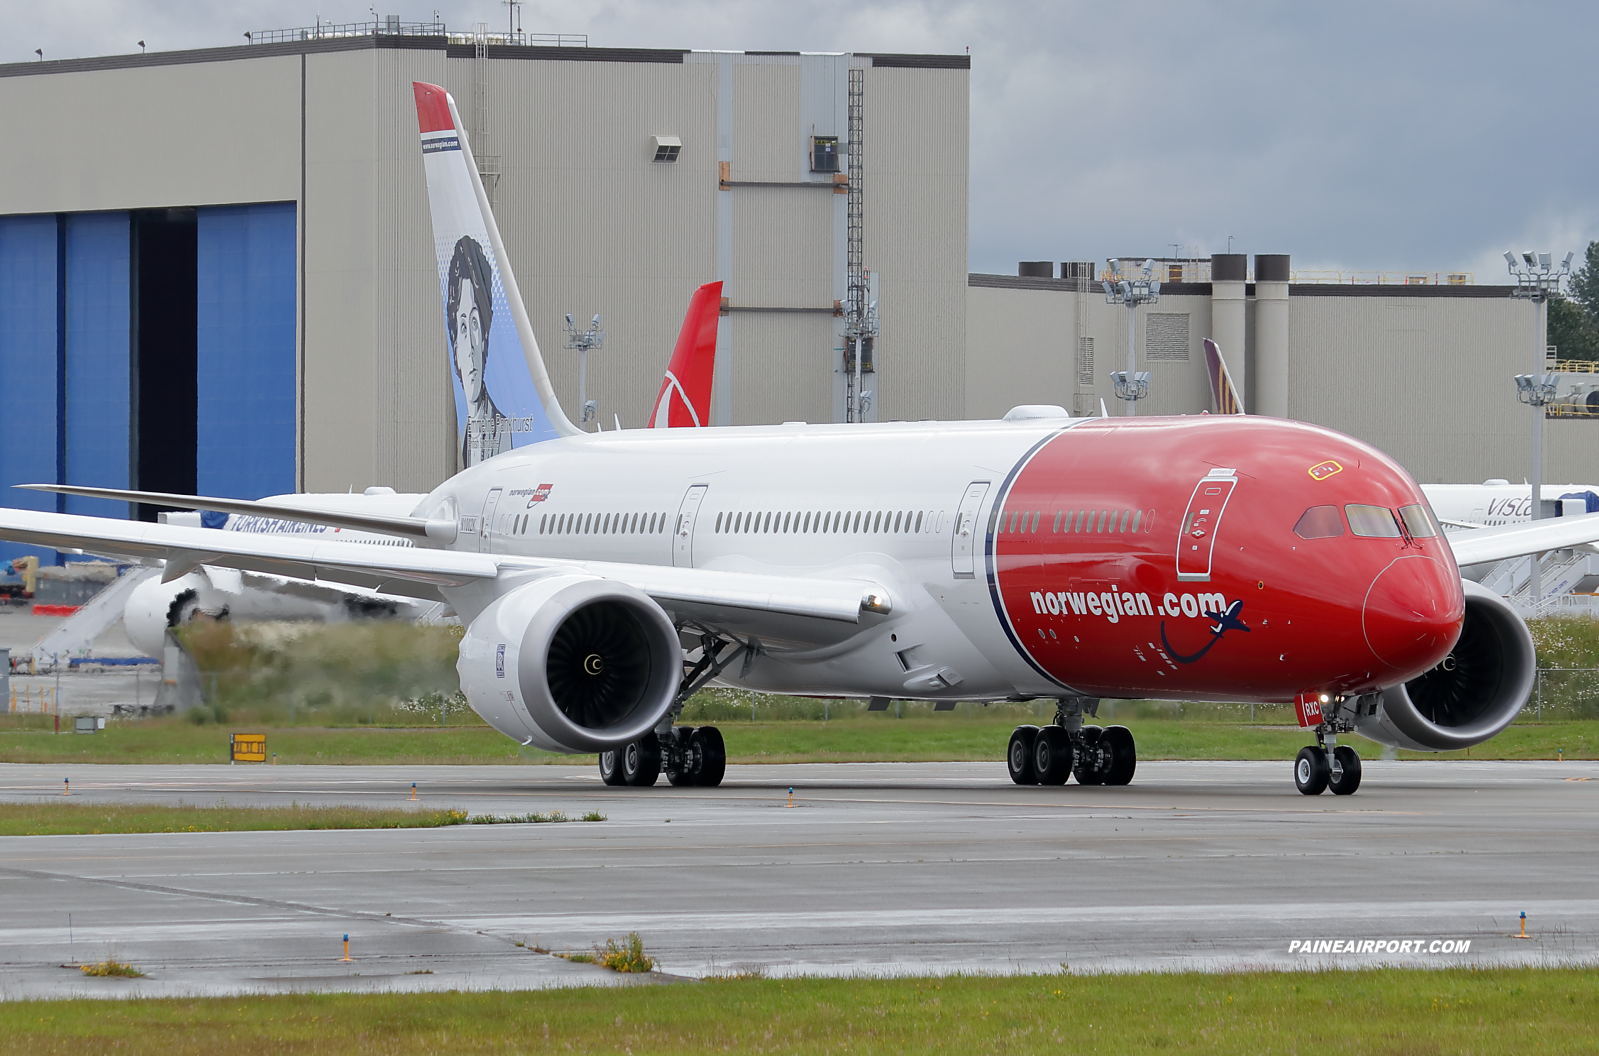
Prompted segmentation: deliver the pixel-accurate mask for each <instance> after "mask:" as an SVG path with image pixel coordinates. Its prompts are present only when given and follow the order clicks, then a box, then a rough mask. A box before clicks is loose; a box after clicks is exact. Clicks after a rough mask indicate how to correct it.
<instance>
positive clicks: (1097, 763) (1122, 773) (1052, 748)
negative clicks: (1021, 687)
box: [1005, 697, 1138, 785]
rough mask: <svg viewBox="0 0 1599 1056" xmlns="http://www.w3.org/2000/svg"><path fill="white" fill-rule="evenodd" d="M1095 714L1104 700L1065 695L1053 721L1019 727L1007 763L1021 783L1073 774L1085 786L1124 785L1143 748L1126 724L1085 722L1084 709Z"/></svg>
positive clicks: (1051, 781)
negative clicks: (1139, 748)
mask: <svg viewBox="0 0 1599 1056" xmlns="http://www.w3.org/2000/svg"><path fill="white" fill-rule="evenodd" d="M1084 711H1087V712H1088V714H1089V715H1095V714H1096V713H1097V712H1098V711H1099V701H1098V700H1095V699H1086V700H1085V699H1084V698H1080V697H1067V698H1063V699H1062V700H1061V701H1060V703H1059V706H1058V707H1057V709H1056V711H1055V721H1054V723H1053V724H1052V725H1049V726H1043V727H1039V726H1018V727H1016V729H1015V730H1013V731H1012V732H1011V735H1010V745H1009V746H1008V747H1007V748H1006V751H1005V767H1006V769H1007V770H1009V771H1010V779H1011V780H1012V781H1014V782H1016V783H1017V784H1018V785H1064V784H1065V783H1066V779H1067V778H1068V777H1071V776H1073V775H1076V777H1077V783H1078V784H1080V785H1125V784H1127V782H1129V781H1131V780H1132V779H1133V772H1134V771H1135V770H1137V769H1138V748H1137V746H1136V745H1135V744H1134V743H1133V734H1132V731H1131V730H1129V729H1128V728H1127V727H1125V726H1107V727H1103V728H1101V727H1099V726H1085V725H1083V712H1084Z"/></svg>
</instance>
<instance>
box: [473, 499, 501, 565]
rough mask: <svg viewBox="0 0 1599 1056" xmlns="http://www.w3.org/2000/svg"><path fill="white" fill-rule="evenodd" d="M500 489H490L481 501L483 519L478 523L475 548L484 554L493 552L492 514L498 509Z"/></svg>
mask: <svg viewBox="0 0 1599 1056" xmlns="http://www.w3.org/2000/svg"><path fill="white" fill-rule="evenodd" d="M500 492H501V489H500V488H490V489H489V497H488V498H486V499H484V500H483V519H482V520H481V521H479V522H478V536H477V548H478V549H479V550H481V551H483V552H484V553H485V554H487V553H491V552H492V551H493V550H494V512H495V511H496V510H498V509H499V508H500Z"/></svg>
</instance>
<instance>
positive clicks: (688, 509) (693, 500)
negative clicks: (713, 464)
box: [672, 484, 710, 568]
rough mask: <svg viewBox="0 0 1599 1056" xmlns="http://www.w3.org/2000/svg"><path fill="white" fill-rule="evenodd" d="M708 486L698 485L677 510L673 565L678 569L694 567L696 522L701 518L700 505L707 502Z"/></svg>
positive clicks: (691, 489)
mask: <svg viewBox="0 0 1599 1056" xmlns="http://www.w3.org/2000/svg"><path fill="white" fill-rule="evenodd" d="M709 489H710V485H708V484H696V485H694V486H693V487H692V488H689V489H688V494H686V495H684V496H683V504H682V505H681V506H679V507H678V510H677V526H676V530H675V531H674V532H673V533H672V564H674V565H676V566H677V567H678V568H693V567H694V521H695V519H696V518H697V517H698V516H699V512H700V503H702V502H704V501H705V492H706V491H708V490H709Z"/></svg>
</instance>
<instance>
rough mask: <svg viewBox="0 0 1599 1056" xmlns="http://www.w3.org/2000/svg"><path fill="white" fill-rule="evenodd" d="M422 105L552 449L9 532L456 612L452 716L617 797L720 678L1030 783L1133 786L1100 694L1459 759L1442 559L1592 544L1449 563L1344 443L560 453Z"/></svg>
mask: <svg viewBox="0 0 1599 1056" xmlns="http://www.w3.org/2000/svg"><path fill="white" fill-rule="evenodd" d="M414 91H415V97H416V102H417V112H418V121H419V126H420V131H421V145H422V158H423V165H424V168H425V171H426V173H427V183H428V195H429V204H430V208H431V212H432V219H433V226H434V235H435V244H436V245H438V246H441V247H446V249H447V250H460V248H461V243H462V242H463V241H471V242H473V243H475V244H476V248H475V249H470V250H469V252H471V253H481V254H482V255H483V257H484V261H485V265H484V266H485V267H486V269H488V270H489V271H491V272H492V276H491V277H492V278H497V279H498V281H497V282H490V283H486V284H485V285H486V286H487V287H489V288H493V289H495V290H496V291H497V293H496V300H495V302H494V305H493V309H494V312H495V314H496V315H499V316H500V317H501V318H502V319H503V318H504V316H505V315H509V316H510V317H511V319H512V321H513V323H514V327H512V326H505V325H503V324H502V325H501V326H500V327H498V328H495V329H494V330H493V332H494V333H495V334H497V335H499V339H500V340H501V341H502V344H501V345H500V346H498V351H497V352H496V353H495V354H496V355H502V356H503V355H505V354H507V353H509V352H511V351H513V350H514V351H519V352H520V353H521V354H522V356H523V357H524V358H525V360H526V363H527V366H528V369H529V373H530V375H531V377H532V379H533V383H534V385H535V387H536V389H537V392H538V395H539V398H540V401H541V406H540V408H539V414H540V415H541V416H542V420H541V421H535V422H533V423H532V424H533V426H534V427H536V428H547V429H548V430H549V431H551V432H553V433H554V434H555V436H556V438H555V439H552V440H549V441H548V442H545V443H540V444H536V445H532V446H527V447H522V448H516V449H514V450H511V451H507V452H504V453H502V454H499V455H497V456H495V457H492V458H489V459H486V460H485V461H483V462H481V463H480V464H477V465H473V466H471V467H470V468H468V469H466V470H463V471H462V472H461V473H459V474H457V475H456V476H454V477H452V478H451V479H449V480H447V481H445V482H444V483H443V484H441V485H440V486H439V487H438V488H436V489H434V490H433V491H432V492H431V493H430V494H429V495H427V496H426V497H425V498H424V499H423V500H421V501H420V502H418V503H417V504H416V505H415V507H414V508H412V509H411V510H410V511H409V512H408V513H406V514H404V515H377V514H371V513H365V512H351V511H348V510H343V511H341V510H326V511H323V510H311V509H306V508H287V507H285V506H282V505H278V504H273V503H220V502H218V501H217V500H211V499H205V500H191V501H203V502H204V504H206V505H212V506H215V507H216V508H219V509H223V510H225V511H229V512H240V513H255V514H259V515H261V516H269V517H270V516H287V517H292V518H296V519H300V520H313V519H314V520H316V521H318V522H320V523H322V524H326V525H328V526H330V527H338V528H345V529H354V530H358V531H373V532H381V533H385V534H388V535H392V536H395V537H398V538H402V539H406V540H409V541H410V542H411V543H412V544H414V545H411V546H393V545H390V546H379V545H373V544H371V543H360V542H353V543H339V544H333V543H329V542H326V541H325V538H324V537H319V536H303V535H279V534H270V533H243V532H226V531H217V530H214V529H207V528H203V527H201V528H195V527H187V526H180V525H172V524H147V523H143V522H129V521H115V520H109V519H104V518H96V517H83V516H74V515H64V514H54V513H41V512H36V511H23V510H6V511H0V538H7V539H13V540H17V541H22V542H28V543H33V544H38V545H46V546H55V547H58V548H79V549H83V550H87V551H91V552H95V553H101V554H107V555H111V556H115V557H118V558H120V559H124V560H145V561H165V566H164V569H163V574H162V575H163V579H165V580H167V581H168V582H170V581H172V580H175V579H177V578H179V577H180V576H182V575H185V574H187V573H188V572H190V571H193V570H194V569H196V568H199V567H202V566H208V565H209V566H217V567H229V568H235V569H239V570H241V571H244V572H257V573H264V574H269V575H276V576H284V577H287V578H293V579H297V580H306V581H314V582H327V583H338V584H344V585H354V586H358V587H363V588H367V589H371V590H375V591H379V592H382V593H385V594H392V595H397V596H404V597H414V598H418V599H422V600H426V601H439V600H443V601H444V602H446V603H448V604H449V605H450V606H451V607H452V608H453V609H454V611H455V612H456V613H457V614H458V615H459V616H460V619H461V622H462V623H463V625H465V628H466V633H465V636H464V638H463V640H462V643H461V647H460V659H459V663H458V665H457V670H458V671H459V673H460V677H461V688H462V691H463V692H464V693H465V694H466V696H467V699H468V700H469V701H470V703H471V705H472V707H473V708H474V709H475V710H476V711H477V712H478V713H479V714H480V715H481V716H483V718H484V719H485V720H487V721H488V722H489V723H490V724H491V725H493V726H494V727H495V728H496V729H498V730H500V731H501V732H503V733H505V734H506V735H508V736H511V737H513V738H515V739H516V740H517V741H518V742H520V743H522V744H526V745H536V746H538V747H540V748H545V749H549V750H553V751H561V752H598V753H600V760H601V761H600V772H601V776H602V777H603V778H604V779H605V780H606V782H607V783H612V784H619V783H627V784H631V785H649V784H653V783H654V782H655V780H656V779H657V777H658V775H659V772H660V770H662V769H665V770H666V772H667V775H668V778H669V779H670V780H671V781H672V782H673V783H674V784H698V785H707V786H708V785H715V784H717V783H719V782H720V780H721V777H722V771H723V767H724V765H725V761H726V757H725V749H724V748H723V746H722V740H721V735H720V733H719V732H717V731H716V730H715V729H714V728H713V727H701V728H699V729H688V728H686V727H681V726H678V725H676V718H677V716H678V714H679V712H680V710H681V708H682V705H683V703H684V702H685V701H686V700H687V698H688V697H689V696H690V695H691V694H692V693H694V692H695V691H696V690H697V689H699V688H700V687H701V686H703V685H706V684H707V683H709V682H710V681H712V680H720V681H721V682H723V683H725V684H729V685H735V686H739V687H743V688H748V689H751V690H760V691H771V692H781V693H794V694H808V695H817V696H839V697H853V698H869V699H870V700H871V701H872V706H873V707H877V706H884V707H886V705H887V703H888V701H889V700H890V699H891V698H907V699H917V700H926V701H931V702H934V704H935V710H938V709H944V708H953V707H954V705H955V703H956V702H958V701H994V700H1027V699H1034V698H1038V697H1049V698H1054V699H1055V700H1056V701H1057V702H1058V703H1057V712H1056V721H1055V722H1054V723H1053V724H1051V725H1048V726H1045V727H1042V728H1039V727H1034V726H1021V727H1018V728H1017V729H1016V730H1015V731H1014V733H1013V734H1012V736H1011V741H1010V745H1009V747H1008V749H1007V752H1006V759H1007V765H1008V767H1009V771H1010V774H1011V777H1012V779H1013V780H1015V781H1017V782H1019V783H1043V784H1059V783H1062V782H1064V781H1065V780H1066V779H1067V777H1068V776H1069V775H1072V774H1075V775H1076V777H1077V778H1078V780H1079V781H1080V782H1082V783H1085V784H1100V783H1109V784H1123V783H1126V782H1127V781H1129V780H1131V778H1132V777H1133V774H1134V770H1135V768H1136V762H1137V753H1136V748H1135V745H1134V741H1133V737H1132V734H1131V732H1130V731H1129V730H1128V729H1127V728H1126V727H1122V726H1111V727H1108V728H1104V729H1101V728H1100V727H1098V726H1093V725H1087V724H1085V723H1084V721H1083V716H1084V714H1085V713H1086V714H1089V715H1092V714H1093V713H1094V711H1095V709H1096V708H1097V704H1098V701H1099V699H1100V698H1104V697H1128V698H1155V699H1177V700H1194V699H1202V700H1225V701H1274V702H1287V701H1293V702H1294V703H1295V704H1296V709H1297V711H1298V713H1299V715H1300V719H1301V722H1302V724H1304V725H1305V726H1307V727H1308V728H1309V729H1311V730H1312V731H1313V735H1314V738H1315V741H1316V743H1315V745H1314V746H1310V747H1306V748H1305V749H1303V750H1301V752H1300V753H1299V756H1298V758H1297V759H1296V760H1295V768H1294V778H1295V783H1296V786H1297V787H1298V788H1299V790H1300V791H1302V792H1304V793H1306V794H1317V793H1320V792H1322V791H1324V790H1325V789H1327V788H1328V787H1331V788H1332V790H1333V791H1334V792H1336V793H1340V794H1347V793H1350V792H1353V791H1355V789H1356V788H1357V787H1358V786H1359V782H1360V763H1359V757H1358V756H1357V755H1356V754H1355V753H1354V751H1353V750H1352V749H1350V748H1349V747H1348V746H1347V745H1340V744H1338V743H1337V736H1338V735H1339V734H1340V733H1347V732H1350V731H1354V730H1359V731H1360V732H1361V733H1362V734H1364V735H1366V736H1368V737H1371V738H1373V739H1375V740H1378V741H1380V742H1382V743H1387V744H1396V745H1401V746H1404V747H1407V748H1417V749H1421V750H1433V751H1440V750H1448V749H1455V748H1462V747H1467V746H1470V745H1472V744H1478V743H1481V742H1482V741H1484V740H1487V739H1488V738H1490V737H1492V736H1494V735H1495V734H1496V733H1498V732H1499V731H1500V730H1501V729H1503V728H1504V727H1505V726H1506V725H1508V724H1509V723H1510V721H1511V720H1512V719H1513V718H1514V717H1515V715H1516V713H1517V712H1518V711H1519V710H1520V708H1521V705H1522V704H1523V702H1524V701H1525V700H1526V697H1527V693H1528V691H1529V688H1530V686H1531V682H1532V677H1533V670H1534V657H1533V649H1532V641H1531V637H1530V635H1529V634H1528V632H1527V628H1526V625H1525V623H1524V622H1523V621H1522V620H1521V618H1520V617H1519V616H1518V615H1517V614H1516V612H1515V611H1514V610H1513V609H1512V608H1511V607H1510V606H1509V605H1508V604H1507V603H1506V602H1505V601H1504V600H1503V599H1502V598H1500V597H1498V596H1497V595H1494V594H1491V593H1490V592H1487V591H1485V590H1483V589H1482V588H1480V587H1478V586H1477V585H1476V584H1473V583H1465V582H1463V581H1462V580H1461V578H1460V576H1459V572H1458V570H1457V568H1456V560H1457V558H1458V559H1459V560H1460V561H1463V562H1480V561H1486V560H1497V559H1500V558H1504V557H1511V556H1517V555H1522V554H1528V553H1533V552H1537V551H1541V550H1548V549H1554V548H1556V547H1559V546H1570V545H1574V544H1576V543H1580V542H1588V541H1591V540H1593V539H1594V538H1595V537H1599V520H1596V521H1595V522H1594V525H1595V526H1596V527H1590V526H1589V525H1588V524H1587V523H1586V519H1582V518H1577V519H1570V520H1563V521H1554V522H1548V521H1546V522H1540V523H1539V524H1537V525H1530V526H1505V527H1497V528H1484V529H1480V530H1478V531H1476V532H1471V533H1468V534H1467V535H1466V536H1465V537H1463V538H1461V539H1459V540H1458V541H1457V542H1455V543H1454V545H1453V547H1451V543H1450V542H1449V541H1446V540H1445V539H1444V538H1443V537H1442V535H1441V534H1440V532H1439V531H1438V527H1437V524H1436V521H1435V520H1434V519H1433V518H1432V516H1431V514H1430V513H1429V511H1428V509H1427V505H1426V500H1425V497H1424V496H1423V495H1422V493H1421V491H1420V489H1418V488H1417V487H1416V485H1415V483H1414V482H1413V481H1412V480H1411V478H1410V477H1409V476H1408V474H1406V473H1405V472H1404V470H1403V469H1402V468H1400V467H1399V466H1398V465H1396V464H1395V463H1394V462H1393V461H1392V460H1391V459H1389V458H1387V457H1386V456H1384V455H1383V454H1382V453H1381V452H1379V451H1377V450H1375V449H1373V448H1371V447H1370V446H1369V445H1366V444H1363V443H1361V442H1359V441H1357V440H1354V439H1352V438H1350V437H1347V436H1343V435H1341V434H1338V433H1335V432H1332V431H1331V430H1327V429H1322V428H1319V427H1316V426H1312V425H1308V424H1305V423H1299V422H1289V421H1282V420H1277V419H1270V418H1255V417H1235V416H1229V415H1222V416H1193V417H1166V418H1162V417H1140V418H1092V419H1073V418H1070V417H1069V416H1068V415H1066V413H1065V412H1064V411H1062V410H1061V409H1059V408H1038V407H1032V408H1018V409H1017V410H1016V411H1014V412H1012V413H1011V414H1010V415H1007V416H1006V419H1005V420H1003V421H990V422H916V423H905V422H891V423H882V424H853V425H803V424H790V425H781V426H759V427H739V428H717V429H667V430H631V431H613V432H604V433H586V432H582V431H580V430H579V429H578V428H577V427H575V426H574V425H573V424H572V423H571V422H570V420H569V419H568V418H567V416H566V414H565V412H564V411H563V410H562V408H561V405H560V403H559V401H558V400H557V399H556V397H555V393H554V390H553V387H552V386H551V384H550V381H549V377H548V374H547V372H546V371H545V368H544V364H543V360H542V358H541V357H540V354H539V351H538V346H537V344H536V342H535V340H534V336H533V331H532V327H531V326H530V325H529V324H528V320H527V312H526V309H525V307H524V305H523V303H522V297H521V293H520V291H519V289H518V286H517V283H516V280H515V277H514V276H513V275H512V273H511V270H510V268H509V267H507V266H505V261H506V255H505V249H504V246H503V244H502V242H501V239H500V235H499V231H498V228H497V227H496V225H495V223H494V217H493V213H492V212H491V211H490V209H489V208H488V203H487V198H486V196H485V195H484V193H483V188H482V185H481V182H480V181H479V179H478V176H477V169H476V166H475V164H474V163H473V161H472V157H471V153H470V147H469V145H468V143H467V142H466V137H465V135H464V134H462V133H461V132H460V131H458V129H459V128H460V127H461V123H460V120H459V116H458V115H457V113H456V109H455V106H454V103H453V101H452V100H450V99H449V97H448V95H447V94H446V93H445V92H444V90H443V89H442V88H439V87H437V86H435V85H429V84H421V83H418V84H416V85H415V86H414ZM438 263H439V267H440V275H441V287H446V293H447V284H446V283H445V282H444V281H443V279H444V276H445V275H446V274H447V271H446V269H447V268H448V267H449V262H448V261H447V260H446V259H445V255H444V254H442V253H441V255H440V258H439V262H438ZM446 303H448V301H446ZM500 313H504V315H501V314H500ZM496 428H498V427H497V426H496ZM36 487H39V488H40V489H41V490H47V491H52V492H62V493H66V494H76V495H87V496H93V497H101V498H120V499H124V500H126V501H158V502H159V501H163V500H162V499H161V498H159V497H157V498H154V499H152V497H150V496H146V495H142V494H139V493H135V492H126V491H112V490H108V489H98V488H82V487H71V486H61V485H37V486H36ZM234 507H238V509H234ZM1462 643H1463V644H1462ZM1457 644H1461V648H1458V649H1457V648H1456V647H1457Z"/></svg>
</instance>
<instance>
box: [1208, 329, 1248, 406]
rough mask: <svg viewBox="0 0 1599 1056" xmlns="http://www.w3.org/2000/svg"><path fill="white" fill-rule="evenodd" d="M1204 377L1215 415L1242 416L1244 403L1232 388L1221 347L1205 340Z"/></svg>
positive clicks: (1231, 380)
mask: <svg viewBox="0 0 1599 1056" xmlns="http://www.w3.org/2000/svg"><path fill="white" fill-rule="evenodd" d="M1205 376H1206V377H1208V378H1209V379H1210V396H1211V399H1213V400H1214V401H1215V403H1216V413H1217V414H1243V413H1244V401H1243V400H1242V399H1240V398H1239V396H1238V390H1237V389H1235V388H1233V376H1232V374H1230V373H1228V371H1227V361H1226V360H1224V359H1222V358H1221V346H1220V345H1218V344H1216V342H1214V341H1212V340H1211V339H1210V338H1208V337H1207V338H1205Z"/></svg>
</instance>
